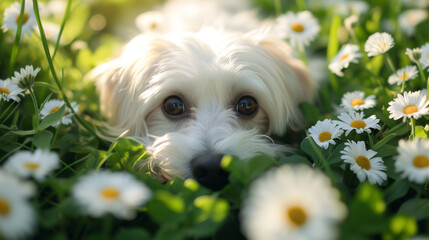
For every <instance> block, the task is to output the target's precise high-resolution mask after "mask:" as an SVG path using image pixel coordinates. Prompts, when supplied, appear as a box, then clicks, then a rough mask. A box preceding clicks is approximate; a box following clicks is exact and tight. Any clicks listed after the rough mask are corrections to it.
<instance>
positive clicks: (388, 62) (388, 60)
mask: <svg viewBox="0 0 429 240" xmlns="http://www.w3.org/2000/svg"><path fill="white" fill-rule="evenodd" d="M385 56H386V60H387V65H389V68H390V70H391V71H392V72H393V73H395V72H396V70H395V69H396V68H395V66H394V65H393V61H392V59H391V58H390V56H389V55H387V54H385Z"/></svg>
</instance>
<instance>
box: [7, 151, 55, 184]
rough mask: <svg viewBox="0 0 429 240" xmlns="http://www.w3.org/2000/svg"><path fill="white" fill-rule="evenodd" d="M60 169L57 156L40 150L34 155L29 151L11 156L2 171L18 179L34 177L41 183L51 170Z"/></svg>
mask: <svg viewBox="0 0 429 240" xmlns="http://www.w3.org/2000/svg"><path fill="white" fill-rule="evenodd" d="M59 167H60V160H59V157H58V154H56V153H55V152H49V151H46V150H42V149H37V150H36V151H34V153H32V152H30V151H19V152H17V153H15V154H13V155H12V156H11V157H9V159H8V160H7V161H6V163H5V164H4V169H5V170H6V171H8V172H11V173H14V174H16V175H18V176H20V177H23V178H27V177H34V178H35V179H36V180H38V181H43V180H44V179H45V177H46V176H47V175H48V174H49V173H50V172H52V171H53V170H55V169H57V168H59Z"/></svg>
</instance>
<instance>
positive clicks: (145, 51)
mask: <svg viewBox="0 0 429 240" xmlns="http://www.w3.org/2000/svg"><path fill="white" fill-rule="evenodd" d="M256 38H257V37H252V36H243V35H235V34H226V33H222V32H217V31H211V30H207V31H202V32H199V33H175V34H170V35H167V36H163V37H160V36H156V35H150V34H147V35H141V36H138V37H136V38H135V39H133V40H132V41H131V42H130V43H129V44H128V45H127V46H126V48H125V49H124V52H123V53H122V55H121V56H120V57H119V58H117V59H115V60H113V61H111V62H108V63H106V64H104V65H102V66H100V67H98V68H97V69H96V70H95V71H94V74H95V77H96V79H97V86H98V88H99V90H100V95H101V108H102V111H103V112H104V113H105V114H106V115H107V117H108V118H109V120H110V124H111V125H112V126H114V128H115V129H116V130H117V131H118V132H117V133H118V134H119V133H120V132H123V131H125V130H128V129H129V135H132V136H135V137H138V139H140V140H141V141H142V143H143V144H144V146H145V147H146V149H147V151H148V152H149V154H150V155H151V157H150V159H149V161H148V163H149V164H150V166H151V167H152V169H154V171H156V172H157V173H158V174H160V175H161V176H163V177H165V178H167V179H168V178H171V177H173V176H180V177H184V178H187V177H195V178H197V180H201V178H205V177H207V176H206V175H207V174H209V175H211V174H214V175H215V176H213V177H210V178H213V179H215V180H214V181H217V180H216V179H217V178H219V176H218V175H219V174H221V173H219V172H221V171H219V170H220V168H219V161H220V159H221V157H222V156H223V155H225V154H229V155H234V156H236V157H238V158H241V159H248V158H251V157H253V156H255V155H259V154H266V155H271V156H277V155H281V154H282V153H284V152H286V151H287V150H288V148H287V147H285V146H282V145H278V144H275V143H273V142H272V140H271V139H270V137H269V135H272V134H276V135H281V134H284V132H285V131H286V129H287V128H291V129H297V128H299V127H300V125H301V123H302V119H301V115H300V111H299V109H298V104H299V103H300V102H302V101H311V100H312V97H313V92H314V83H313V82H312V81H311V80H310V78H309V77H308V74H307V71H306V69H305V68H304V66H303V65H302V64H301V63H300V62H299V61H297V60H295V59H294V58H293V57H292V56H290V49H289V48H288V46H287V45H286V44H285V43H284V42H282V41H279V40H273V39H259V40H257V39H256ZM213 166H215V167H213ZM212 168H217V169H214V170H213V169H212ZM212 172H213V173H212ZM213 179H212V180H213ZM212 180H210V181H212Z"/></svg>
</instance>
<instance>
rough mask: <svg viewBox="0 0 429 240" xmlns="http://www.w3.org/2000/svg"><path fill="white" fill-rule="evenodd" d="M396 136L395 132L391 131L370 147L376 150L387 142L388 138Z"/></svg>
mask: <svg viewBox="0 0 429 240" xmlns="http://www.w3.org/2000/svg"><path fill="white" fill-rule="evenodd" d="M396 136H398V134H397V133H391V134H389V135H387V136H386V137H384V138H383V139H381V140H380V141H378V142H377V143H376V144H375V145H374V147H373V148H372V149H373V150H374V151H377V149H379V148H381V147H382V146H384V145H385V144H387V143H388V142H389V141H390V140H392V139H393V138H394V137H396Z"/></svg>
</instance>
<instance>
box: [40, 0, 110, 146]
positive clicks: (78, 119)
mask: <svg viewBox="0 0 429 240" xmlns="http://www.w3.org/2000/svg"><path fill="white" fill-rule="evenodd" d="M33 5H34V6H33V7H34V15H35V17H36V21H37V25H38V26H39V32H40V38H41V40H42V45H43V49H44V51H45V55H46V59H47V61H48V63H49V69H50V71H51V74H52V77H53V79H54V81H55V83H56V84H57V86H58V89H59V90H60V92H61V96H62V97H63V99H64V102H65V103H66V105H67V107H68V108H69V109H70V111H71V112H72V113H73V117H74V118H75V119H76V120H77V121H78V122H79V123H80V124H81V125H82V126H83V127H84V128H85V129H86V130H87V131H88V132H90V133H91V134H92V135H93V136H96V137H98V138H99V139H100V140H101V141H102V142H105V141H104V140H103V139H102V138H100V137H99V136H98V135H97V133H96V132H95V131H94V129H92V128H91V127H90V126H89V125H88V123H87V122H85V121H84V120H83V119H82V118H80V117H79V115H77V113H76V112H75V110H74V109H73V107H72V106H71V104H70V101H69V99H68V97H67V95H66V94H65V92H64V89H63V86H62V84H61V83H60V80H59V79H58V76H57V73H56V71H55V67H54V63H53V61H52V57H51V54H50V51H49V46H48V41H47V40H46V35H45V31H44V29H43V25H42V20H41V19H40V13H39V5H38V2H37V0H33Z"/></svg>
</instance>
